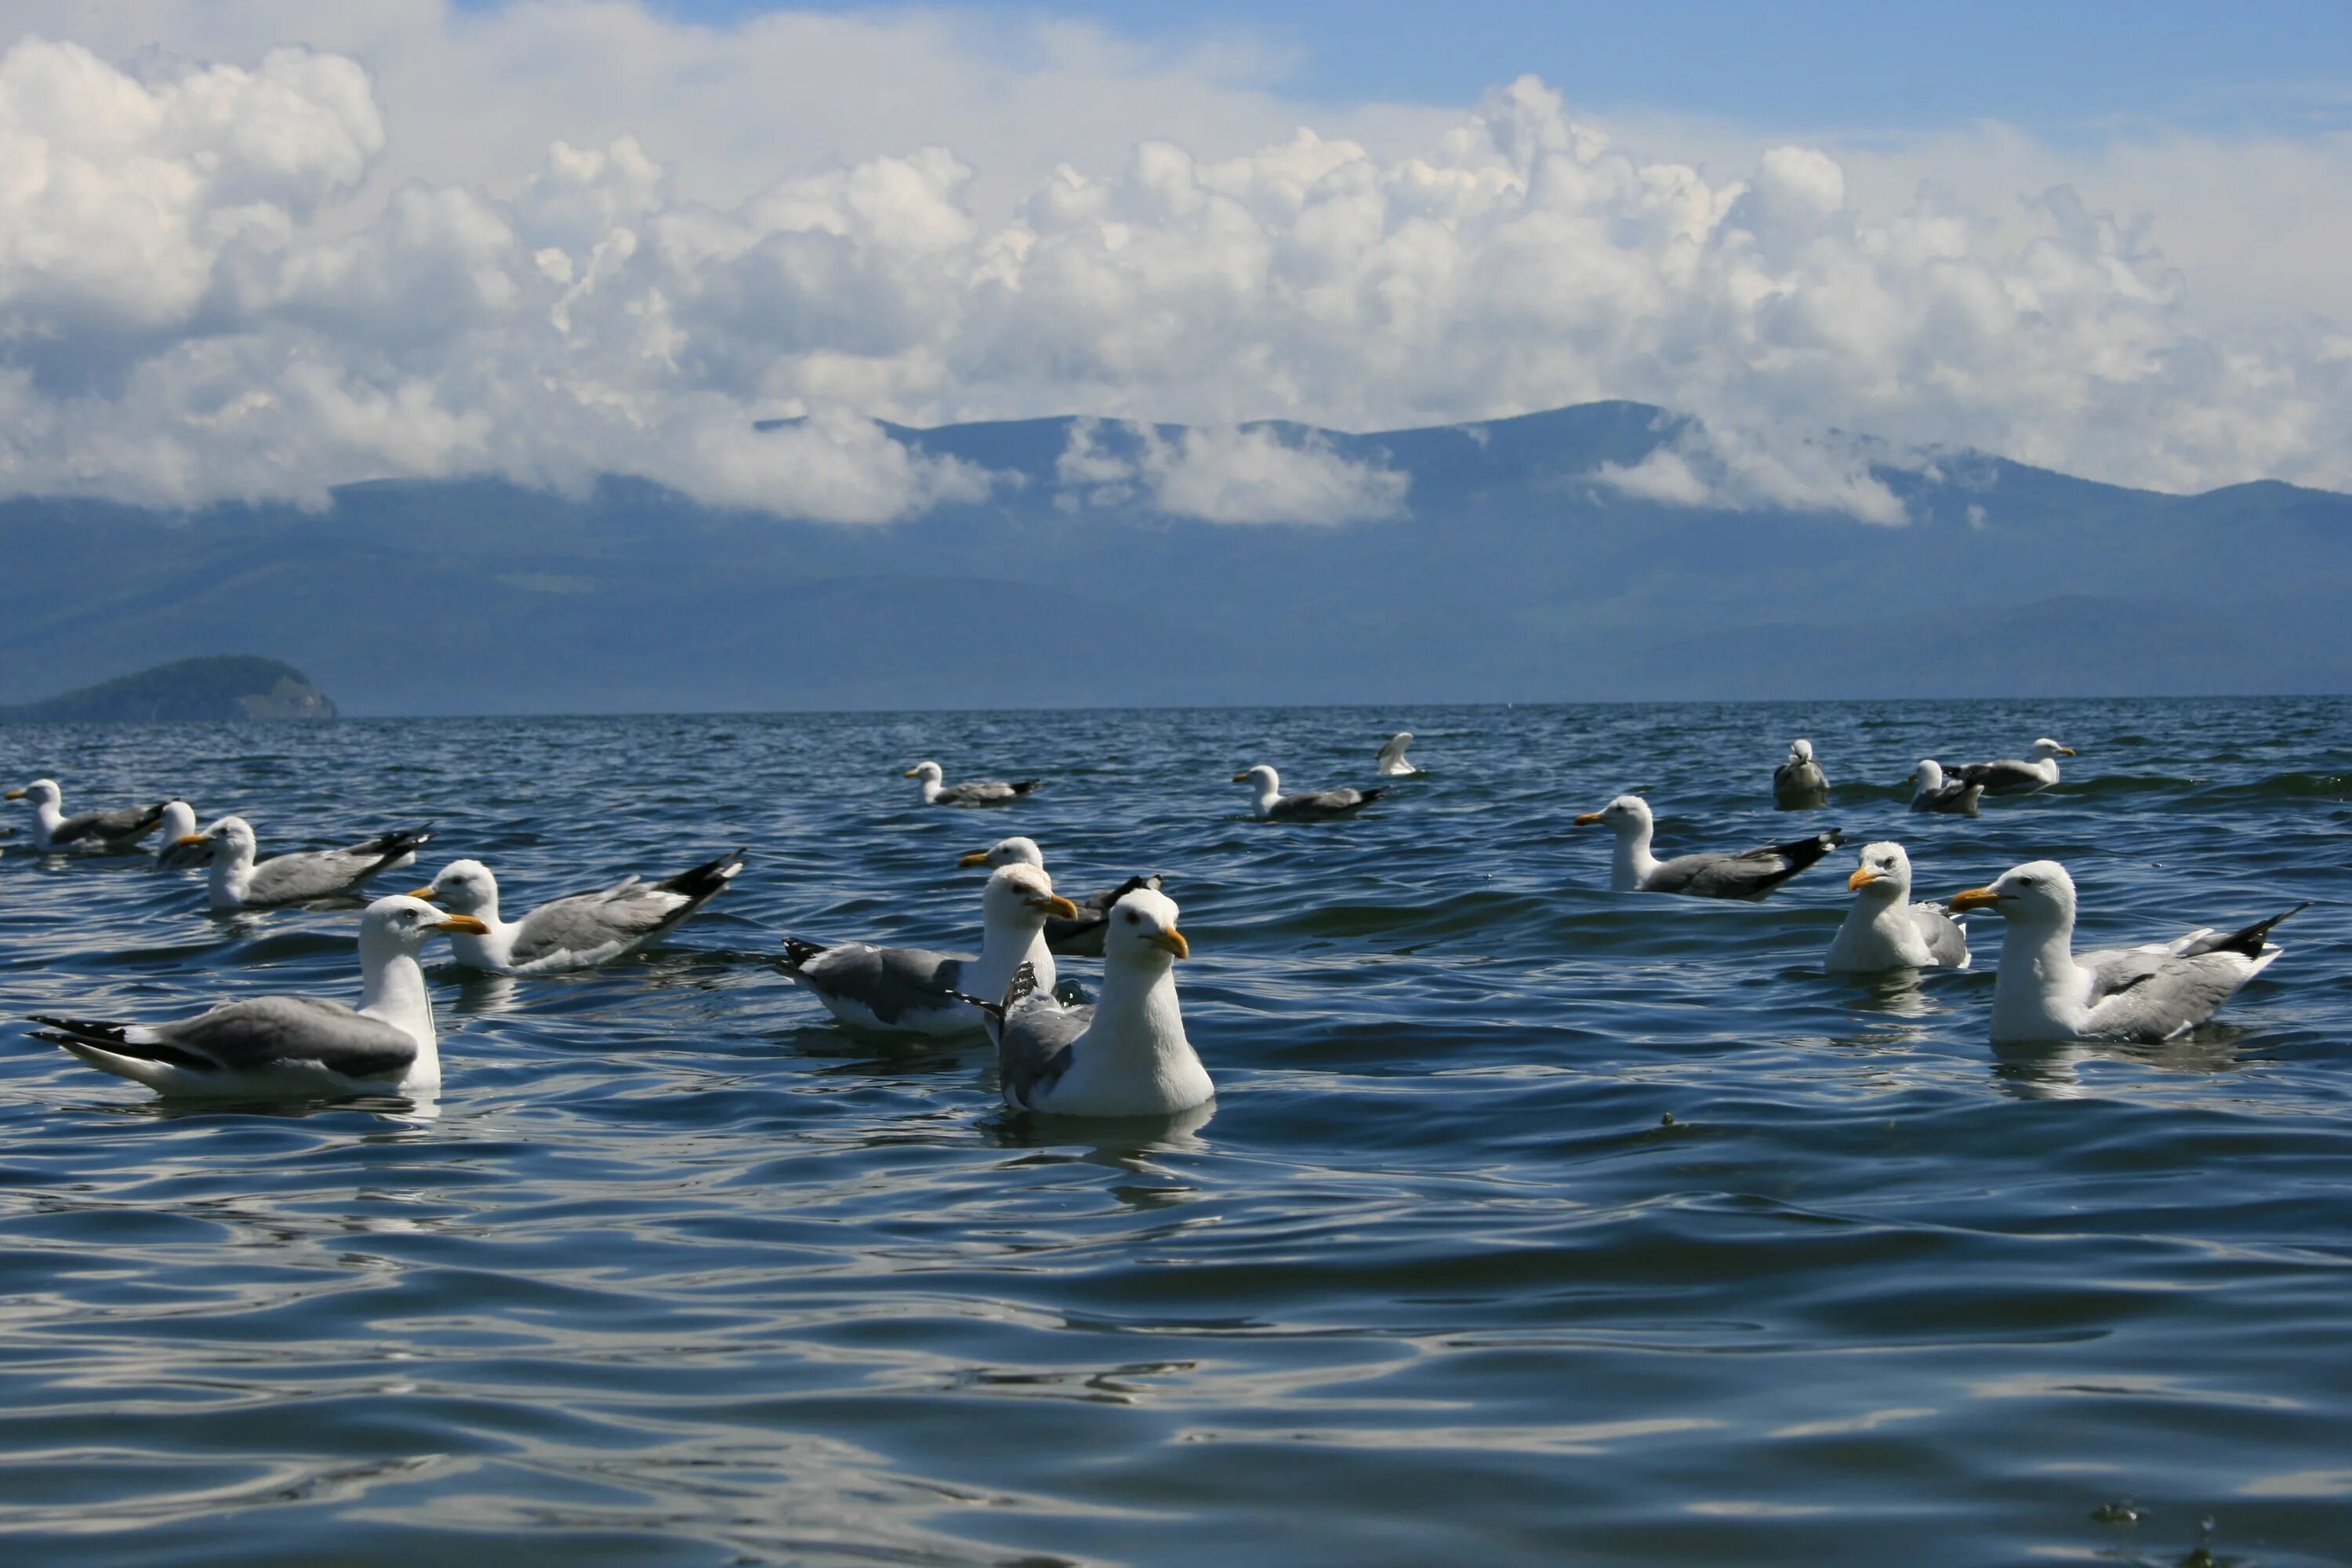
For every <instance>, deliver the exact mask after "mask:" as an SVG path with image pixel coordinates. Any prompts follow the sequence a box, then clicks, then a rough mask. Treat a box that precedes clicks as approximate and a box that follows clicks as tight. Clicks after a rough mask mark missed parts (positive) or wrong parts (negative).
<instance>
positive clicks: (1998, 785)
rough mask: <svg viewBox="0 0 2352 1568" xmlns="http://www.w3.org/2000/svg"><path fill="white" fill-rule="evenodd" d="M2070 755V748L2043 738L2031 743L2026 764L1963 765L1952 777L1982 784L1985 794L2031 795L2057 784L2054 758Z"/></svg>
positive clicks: (2013, 761) (2010, 759)
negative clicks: (2029, 758) (2030, 750)
mask: <svg viewBox="0 0 2352 1568" xmlns="http://www.w3.org/2000/svg"><path fill="white" fill-rule="evenodd" d="M2073 755H2074V747H2072V746H2062V745H2060V744H2059V743H2058V742H2055V741H2053V740H2051V739H2050V738H2049V737H2048V736H2046V735H2045V736H2043V737H2042V739H2041V740H2039V741H2036V742H2033V760H2032V762H2030V763H2028V762H2021V761H2019V760H2018V759H2017V758H2015V757H2004V758H2002V759H2001V760H2000V762H1997V763H1962V764H1961V765H1960V766H1958V767H1957V768H1954V769H1953V770H1952V777H1953V778H1954V779H1956V780H1958V782H1959V783H1961V784H1982V785H1984V791H1985V794H1987V795H2034V794H2038V793H2039V792H2041V791H2042V790H2045V789H2048V788H2049V787H2050V786H2051V785H2052V784H2056V783H2057V782H2058V759H2059V758H2061V757H2071V756H2073Z"/></svg>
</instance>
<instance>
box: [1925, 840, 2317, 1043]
mask: <svg viewBox="0 0 2352 1568" xmlns="http://www.w3.org/2000/svg"><path fill="white" fill-rule="evenodd" d="M1951 907H1952V908H1953V909H1954V910H1992V911H1993V912H1994V913H1995V914H1998V915H2000V917H2001V918H2002V919H2003V920H2005V921H2008V922H2009V933H2008V935H2007V937H2006V938H2005V939H2004V940H2003V941H2002V942H2001V944H2000V972H1999V974H1998V976H1997V977H1996V978H1995V980H1994V982H1993V992H1992V1038H1993V1043H1994V1044H1995V1045H2010V1044H2022V1043H2025V1042H2028V1041H2037V1040H2138V1041H2156V1040H2168V1039H2170V1038H2172V1037H2174V1036H2175V1035H2179V1034H2185V1033H2186V1032H2188V1031H2189V1030H2190V1029H2193V1028H2195V1027H2196V1026H2198V1025H2200V1024H2201V1023H2203V1022H2204V1021H2205V1020H2206V1019H2208V1018H2210V1017H2211V1016H2213V1015H2214V1013H2216V1012H2217V1011H2219V1010H2220V1008H2221V1004H2222V1003H2224V1002H2226V1001H2228V1000H2229V999H2230V998H2231V996H2232V995H2234V994H2236V993H2237V991H2238V988H2239V987H2240V986H2242V985H2243V984H2245V983H2246V982H2247V981H2249V980H2252V978H2253V977H2254V976H2255V975H2257V974H2260V973H2262V972H2263V970H2265V969H2268V968H2269V967H2270V966H2271V963H2272V962H2273V960H2275V959H2276V958H2277V957H2278V955H2279V953H2280V952H2282V951H2284V950H2283V949H2280V948H2276V947H2273V946H2270V945H2268V943H2267V942H2265V940H2264V939H2265V938H2267V937H2268V936H2269V935H2270V931H2271V928H2272V927H2273V926H2275V925H2276V924H2278V923H2279V921H2283V920H2284V919H2286V918H2287V916H2288V915H2292V914H2294V913H2296V912H2298V911H2299V910H2305V909H2308V908H2310V905H2308V904H2297V905H2296V906H2295V907H2294V909H2292V910H2286V911H2285V913H2284V914H2275V915H2273V916H2271V917H2270V919H2268V920H2264V921H2255V922H2254V923H2253V924H2252V925H2250V926H2248V927H2246V928H2245V929H2244V930H2242V931H2231V932H2230V933H2228V934H2226V935H2224V934H2223V933H2221V932H2220V931H2215V930H2213V929H2211V928H2210V927H2207V928H2204V929H2201V930H2199V931H2190V932H2189V933H2188V934H2187V935H2186V936H2180V937H2176V938H2174V939H2173V940H2172V941H2170V942H2155V943H2150V944H2148V945H2146V946H2141V947H2132V948H2109V949H2105V950H2102V951H2100V952H2074V879H2073V878H2072V877H2069V876H2068V875H2067V874H2066V868H2065V867H2063V866H2061V865H2060V864H2058V862H2056V861H2055V860H2032V861H2029V862H2027V863H2026V864H2025V865H2022V866H2015V867H2011V868H2010V869H2009V870H2007V871H2004V872H2002V873H2001V875H2000V878H1999V879H1996V880H1995V881H1994V882H1993V883H1992V885H1991V886H1990V887H1984V888H1970V889H1969V890H1968V891H1967V892H1964V893H1962V894H1960V895H1959V896H1958V897H1957V898H1955V899H1954V900H1952V906H1951Z"/></svg>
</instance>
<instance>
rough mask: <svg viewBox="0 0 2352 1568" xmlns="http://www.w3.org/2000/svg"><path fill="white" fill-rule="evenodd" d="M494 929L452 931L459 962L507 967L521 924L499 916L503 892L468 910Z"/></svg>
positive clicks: (474, 966) (472, 966)
mask: <svg viewBox="0 0 2352 1568" xmlns="http://www.w3.org/2000/svg"><path fill="white" fill-rule="evenodd" d="M467 913H469V914H471V915H472V916H473V917H474V918H475V919H476V920H478V921H481V922H482V923H483V924H484V925H486V926H488V927H489V928H490V929H489V930H488V931H485V932H482V933H481V934H480V935H476V934H475V933H474V932H472V931H451V932H450V933H449V951H450V952H454V953H456V954H457V962H458V963H462V964H464V965H466V966H467V968H469V969H503V968H505V967H506V963H507V960H508V959H509V957H511V956H512V955H513V952H514V939H515V931H516V930H517V929H518V927H517V925H509V924H508V923H507V922H506V921H502V920H500V919H499V896H498V894H497V893H496V892H492V893H491V894H490V898H489V901H488V903H486V904H484V905H483V906H482V907H481V908H480V909H478V910H467Z"/></svg>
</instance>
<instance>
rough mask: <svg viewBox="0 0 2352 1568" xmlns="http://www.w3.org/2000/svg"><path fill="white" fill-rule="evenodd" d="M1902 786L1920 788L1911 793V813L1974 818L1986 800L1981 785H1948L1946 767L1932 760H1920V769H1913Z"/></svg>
mask: <svg viewBox="0 0 2352 1568" xmlns="http://www.w3.org/2000/svg"><path fill="white" fill-rule="evenodd" d="M1903 782H1904V783H1906V784H1915V785H1916V786H1917V787H1916V789H1914V790H1913V791H1912V793H1911V809H1912V810H1914V811H1936V812H1947V813H1949V814H1951V815H1954V816H1975V815H1976V814H1977V802H1979V801H1980V800H1982V799H1983V798H1984V792H1985V786H1984V785H1982V784H1970V783H1962V782H1960V781H1958V780H1953V781H1950V782H1947V781H1946V780H1945V778H1944V766H1943V764H1942V763H1938V762H1937V761H1936V760H1935V759H1934V758H1932V757H1922V758H1920V759H1919V765H1918V766H1917V767H1916V768H1914V769H1912V770H1911V776H1910V777H1909V778H1907V779H1906V780H1904V781H1903Z"/></svg>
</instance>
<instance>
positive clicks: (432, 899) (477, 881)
mask: <svg viewBox="0 0 2352 1568" xmlns="http://www.w3.org/2000/svg"><path fill="white" fill-rule="evenodd" d="M407 896H408V897H410V898H412V899H421V900H424V901H425V902H426V903H428V904H439V905H441V906H442V907H443V908H444V909H447V910H454V911H456V912H457V913H458V914H461V915H478V914H480V913H481V912H482V911H483V910H497V908H498V907H499V879H497V878H496V877H494V876H492V875H491V874H490V868H488V866H485V865H483V864H482V863H481V862H480V861H479V860H452V861H450V862H449V864H447V865H446V866H444V867H442V868H441V874H440V875H439V876H437V877H436V878H434V879H432V880H431V881H430V882H427V883H425V886H423V887H421V888H418V889H415V891H413V892H411V893H409V894H408V895H407Z"/></svg>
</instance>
